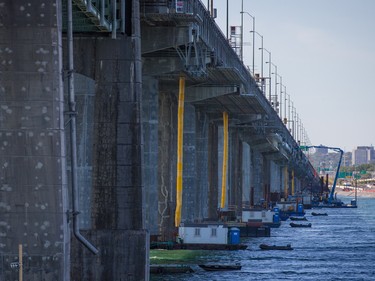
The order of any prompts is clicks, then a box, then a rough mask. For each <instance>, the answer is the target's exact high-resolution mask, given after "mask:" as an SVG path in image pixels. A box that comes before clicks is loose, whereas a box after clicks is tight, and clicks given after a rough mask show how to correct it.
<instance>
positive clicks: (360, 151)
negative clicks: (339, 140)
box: [352, 146, 375, 165]
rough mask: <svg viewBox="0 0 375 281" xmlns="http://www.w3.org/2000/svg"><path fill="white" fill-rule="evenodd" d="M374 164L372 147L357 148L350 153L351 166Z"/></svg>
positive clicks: (374, 157) (374, 154) (374, 153)
mask: <svg viewBox="0 0 375 281" xmlns="http://www.w3.org/2000/svg"><path fill="white" fill-rule="evenodd" d="M370 163H375V150H374V147H373V146H357V148H356V149H354V150H353V153H352V165H361V164H370Z"/></svg>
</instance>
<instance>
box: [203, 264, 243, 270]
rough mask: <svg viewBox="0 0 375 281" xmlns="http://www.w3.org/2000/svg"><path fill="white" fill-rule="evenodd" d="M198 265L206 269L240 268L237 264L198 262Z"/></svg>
mask: <svg viewBox="0 0 375 281" xmlns="http://www.w3.org/2000/svg"><path fill="white" fill-rule="evenodd" d="M198 266H199V267H200V268H203V269H204V270H206V271H226V270H241V268H242V266H241V265H239V264H198Z"/></svg>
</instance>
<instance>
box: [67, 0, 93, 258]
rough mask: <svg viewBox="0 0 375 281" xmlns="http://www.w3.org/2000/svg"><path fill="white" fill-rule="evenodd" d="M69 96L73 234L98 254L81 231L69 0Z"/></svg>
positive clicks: (69, 4)
mask: <svg viewBox="0 0 375 281" xmlns="http://www.w3.org/2000/svg"><path fill="white" fill-rule="evenodd" d="M67 32H68V34H67V39H68V60H69V62H68V84H69V86H68V94H69V114H70V151H71V170H72V171H71V178H72V201H73V202H72V203H73V204H72V205H73V233H74V236H75V237H76V238H77V239H78V241H79V242H81V243H82V244H83V245H84V246H85V247H86V248H87V249H89V250H90V251H91V252H92V253H93V254H95V255H96V254H98V253H99V250H98V249H97V248H96V247H95V246H94V245H92V244H91V243H90V242H89V241H88V240H86V238H85V237H83V236H82V234H81V233H80V231H79V221H78V217H77V216H78V214H79V202H78V185H77V130H76V115H77V113H76V102H75V94H74V77H73V71H74V64H73V16H72V0H68V31H67Z"/></svg>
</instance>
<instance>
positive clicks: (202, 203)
mask: <svg viewBox="0 0 375 281" xmlns="http://www.w3.org/2000/svg"><path fill="white" fill-rule="evenodd" d="M195 118H196V141H195V143H196V148H195V156H196V158H195V162H196V168H195V169H196V170H195V173H194V174H193V175H195V174H196V182H195V184H196V187H197V189H196V191H195V194H194V195H195V217H196V218H198V219H199V220H200V219H203V218H207V217H208V209H209V207H208V206H207V202H208V200H209V194H208V190H209V186H208V182H209V180H208V179H209V168H208V167H209V166H208V163H209V157H208V147H209V143H208V135H209V117H208V116H207V114H205V113H204V112H201V111H197V112H196V114H195ZM186 165H188V163H186ZM215 211H216V209H215Z"/></svg>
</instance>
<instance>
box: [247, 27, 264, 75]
mask: <svg viewBox="0 0 375 281" xmlns="http://www.w3.org/2000/svg"><path fill="white" fill-rule="evenodd" d="M250 33H253V38H254V42H253V52H254V47H255V37H254V35H255V34H257V35H258V36H259V37H260V40H261V45H260V46H261V47H260V48H259V49H261V51H262V55H261V57H262V62H261V70H260V72H261V74H260V75H261V77H263V35H261V34H260V33H259V32H257V31H255V30H252V31H250ZM254 65H255V55H254V53H253V75H254V74H255V73H254V72H255V70H254Z"/></svg>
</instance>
